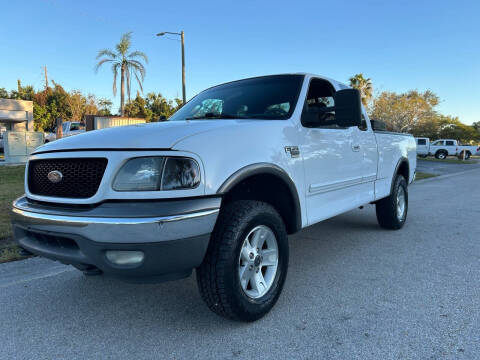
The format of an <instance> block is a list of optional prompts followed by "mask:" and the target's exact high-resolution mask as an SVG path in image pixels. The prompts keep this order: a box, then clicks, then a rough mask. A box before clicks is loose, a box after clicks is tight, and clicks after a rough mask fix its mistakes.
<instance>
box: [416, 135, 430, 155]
mask: <svg viewBox="0 0 480 360" xmlns="http://www.w3.org/2000/svg"><path fill="white" fill-rule="evenodd" d="M415 142H416V143H417V155H418V156H420V157H427V156H428V153H429V151H430V139H429V138H415Z"/></svg>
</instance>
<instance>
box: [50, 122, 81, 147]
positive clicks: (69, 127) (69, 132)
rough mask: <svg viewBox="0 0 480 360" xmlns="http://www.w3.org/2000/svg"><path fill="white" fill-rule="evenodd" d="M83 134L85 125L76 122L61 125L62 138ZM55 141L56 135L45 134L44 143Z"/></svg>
mask: <svg viewBox="0 0 480 360" xmlns="http://www.w3.org/2000/svg"><path fill="white" fill-rule="evenodd" d="M84 132H85V124H84V123H81V122H77V121H65V122H63V123H62V137H68V136H73V135H78V134H81V133H84ZM54 140H57V134H56V132H55V133H51V132H46V133H45V143H48V142H50V141H54Z"/></svg>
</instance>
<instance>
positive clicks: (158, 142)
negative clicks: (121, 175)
mask: <svg viewBox="0 0 480 360" xmlns="http://www.w3.org/2000/svg"><path fill="white" fill-rule="evenodd" d="M246 122H250V120H195V121H165V122H160V123H148V124H136V125H129V126H120V127H114V128H109V129H102V130H95V131H89V132H86V133H83V134H79V135H74V136H69V137H66V138H63V139H60V140H57V141H53V142H49V143H47V144H45V145H42V146H41V147H39V148H37V149H36V150H35V153H40V152H45V151H68V150H78V149H85V150H86V149H170V148H172V147H173V146H174V145H175V143H177V142H179V141H181V140H183V139H185V138H187V137H190V136H192V135H195V134H199V133H202V132H206V131H211V130H215V129H219V128H223V127H230V126H238V125H240V123H243V124H244V123H246Z"/></svg>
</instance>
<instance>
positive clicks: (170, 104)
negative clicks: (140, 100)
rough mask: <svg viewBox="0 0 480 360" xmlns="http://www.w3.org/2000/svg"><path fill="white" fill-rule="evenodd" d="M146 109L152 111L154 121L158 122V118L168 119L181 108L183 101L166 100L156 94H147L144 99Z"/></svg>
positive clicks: (176, 99)
mask: <svg viewBox="0 0 480 360" xmlns="http://www.w3.org/2000/svg"><path fill="white" fill-rule="evenodd" d="M145 100H146V107H147V108H149V109H150V110H152V114H153V115H152V116H153V119H154V120H158V119H159V118H160V117H162V116H165V117H167V118H168V117H170V116H171V115H172V114H173V113H174V112H175V111H177V110H178V109H179V108H180V107H182V104H183V101H182V100H181V99H178V98H175V99H174V100H173V101H172V100H167V99H166V98H164V97H163V96H162V94H160V93H158V94H155V93H153V92H152V93H148V94H147V97H146V99H145Z"/></svg>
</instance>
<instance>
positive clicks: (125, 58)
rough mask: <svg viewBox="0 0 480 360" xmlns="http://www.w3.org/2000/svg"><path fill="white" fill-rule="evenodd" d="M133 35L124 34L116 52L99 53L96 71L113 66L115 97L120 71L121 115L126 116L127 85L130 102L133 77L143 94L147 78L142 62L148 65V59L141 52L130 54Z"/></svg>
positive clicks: (106, 50) (105, 50) (104, 50)
mask: <svg viewBox="0 0 480 360" xmlns="http://www.w3.org/2000/svg"><path fill="white" fill-rule="evenodd" d="M131 43H132V33H131V32H128V33H126V34H123V35H122V37H121V39H120V42H119V43H118V44H117V45H116V46H115V51H112V50H109V49H103V50H100V51H99V52H98V55H97V60H98V62H97V64H96V66H95V71H98V69H99V68H100V67H101V66H102V65H103V64H106V63H109V64H111V66H112V71H113V96H116V94H117V76H118V72H119V70H120V113H121V115H122V116H125V83H126V86H127V94H128V98H129V100H130V88H131V87H130V84H131V77H132V76H135V79H136V80H137V82H138V86H139V87H140V91H142V92H143V87H142V83H143V79H144V78H145V66H144V65H143V64H142V62H141V61H140V60H143V61H145V63H148V58H147V55H145V53H143V52H141V51H133V52H130V47H131Z"/></svg>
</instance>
